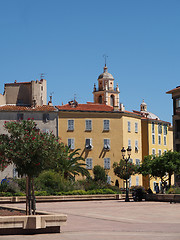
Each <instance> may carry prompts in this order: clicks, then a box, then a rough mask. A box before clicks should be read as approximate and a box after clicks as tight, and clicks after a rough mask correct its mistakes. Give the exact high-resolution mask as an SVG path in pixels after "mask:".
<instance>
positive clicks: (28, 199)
mask: <svg viewBox="0 0 180 240" xmlns="http://www.w3.org/2000/svg"><path fill="white" fill-rule="evenodd" d="M26 215H32V195H31V177H30V176H27V177H26Z"/></svg>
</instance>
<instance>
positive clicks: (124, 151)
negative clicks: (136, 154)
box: [121, 147, 126, 157]
mask: <svg viewBox="0 0 180 240" xmlns="http://www.w3.org/2000/svg"><path fill="white" fill-rule="evenodd" d="M121 152H122V156H123V157H124V156H125V153H126V149H125V148H124V147H123V148H122V149H121Z"/></svg>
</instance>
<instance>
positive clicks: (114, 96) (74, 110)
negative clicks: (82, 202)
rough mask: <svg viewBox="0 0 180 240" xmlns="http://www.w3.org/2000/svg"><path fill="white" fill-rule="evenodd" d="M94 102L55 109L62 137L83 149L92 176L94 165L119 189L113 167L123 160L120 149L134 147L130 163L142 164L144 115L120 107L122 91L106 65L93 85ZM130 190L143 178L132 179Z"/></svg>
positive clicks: (73, 147)
mask: <svg viewBox="0 0 180 240" xmlns="http://www.w3.org/2000/svg"><path fill="white" fill-rule="evenodd" d="M93 95H94V102H93V103H87V104H78V103H77V102H76V101H71V102H69V103H68V104H66V105H63V106H56V107H57V108H58V111H59V126H58V129H59V137H60V138H61V139H62V141H63V142H64V143H66V144H67V145H69V146H70V147H71V149H75V148H80V149H81V150H80V153H81V156H82V157H84V158H85V160H86V167H87V169H88V170H89V172H90V174H91V176H93V172H92V169H93V167H94V166H95V165H100V166H102V167H104V169H105V170H106V172H107V176H108V182H109V183H110V184H113V185H114V184H115V182H116V180H118V181H119V185H120V187H125V185H124V182H123V181H122V180H120V179H118V177H116V176H115V175H114V172H113V167H112V166H113V163H114V162H119V161H120V159H122V153H121V149H122V147H125V149H127V148H128V146H130V147H131V149H132V152H131V159H130V161H132V162H133V163H135V164H140V162H141V161H142V146H141V143H142V141H141V115H139V114H136V113H133V112H128V111H125V109H124V107H123V105H122V104H121V108H120V105H119V87H118V85H116V88H114V78H113V76H112V74H110V73H109V72H108V69H107V66H106V65H105V67H104V71H103V73H102V74H100V75H99V77H98V87H97V88H96V85H94V91H93ZM129 184H130V186H132V185H142V176H140V175H135V176H132V177H131V178H130V179H129Z"/></svg>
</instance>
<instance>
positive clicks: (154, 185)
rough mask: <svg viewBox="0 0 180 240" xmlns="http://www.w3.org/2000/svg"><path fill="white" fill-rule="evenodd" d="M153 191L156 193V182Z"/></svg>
mask: <svg viewBox="0 0 180 240" xmlns="http://www.w3.org/2000/svg"><path fill="white" fill-rule="evenodd" d="M153 191H156V182H153Z"/></svg>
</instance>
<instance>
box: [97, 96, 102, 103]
mask: <svg viewBox="0 0 180 240" xmlns="http://www.w3.org/2000/svg"><path fill="white" fill-rule="evenodd" d="M98 102H99V103H102V96H101V95H100V96H99V101H98Z"/></svg>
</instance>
